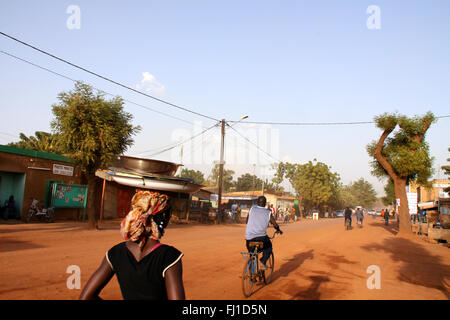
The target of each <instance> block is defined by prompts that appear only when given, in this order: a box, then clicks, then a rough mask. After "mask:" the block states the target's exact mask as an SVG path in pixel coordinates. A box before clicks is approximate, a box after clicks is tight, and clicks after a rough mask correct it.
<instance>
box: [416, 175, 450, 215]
mask: <svg viewBox="0 0 450 320" xmlns="http://www.w3.org/2000/svg"><path fill="white" fill-rule="evenodd" d="M430 184H431V187H430V188H427V187H424V186H421V185H418V184H417V183H411V184H410V186H409V193H412V194H414V193H415V194H416V197H417V207H418V216H419V219H420V218H421V216H423V213H424V211H425V215H427V212H433V213H439V214H440V215H448V214H449V213H448V210H447V209H446V208H447V206H448V202H449V201H450V196H449V194H448V193H446V192H444V189H445V188H447V187H450V180H448V179H434V180H432V181H430ZM446 219H447V218H446Z"/></svg>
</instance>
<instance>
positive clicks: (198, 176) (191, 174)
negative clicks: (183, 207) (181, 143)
mask: <svg viewBox="0 0 450 320" xmlns="http://www.w3.org/2000/svg"><path fill="white" fill-rule="evenodd" d="M179 177H181V178H189V179H193V180H194V181H195V182H196V183H198V184H204V183H205V177H204V175H203V172H201V171H198V170H189V169H187V168H183V169H182V170H181V172H180V174H179Z"/></svg>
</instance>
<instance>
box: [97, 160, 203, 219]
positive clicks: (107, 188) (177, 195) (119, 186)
mask: <svg viewBox="0 0 450 320" xmlns="http://www.w3.org/2000/svg"><path fill="white" fill-rule="evenodd" d="M118 159H119V160H118V162H117V163H115V164H114V165H113V166H112V167H110V168H108V169H106V170H97V172H96V173H95V175H96V176H97V177H99V178H100V179H102V180H103V181H102V187H101V188H99V190H100V191H99V195H98V197H97V199H99V204H98V207H99V208H100V214H99V216H100V219H115V218H123V217H125V216H126V215H127V214H128V212H129V211H130V209H131V207H130V205H131V199H132V198H133V196H134V194H135V193H136V189H148V190H150V191H160V192H164V193H166V194H167V195H169V196H170V198H171V200H172V202H171V205H172V216H174V217H176V218H177V219H180V220H186V219H188V213H189V203H190V195H191V194H193V193H195V192H198V191H199V190H200V188H201V187H202V186H201V185H199V184H196V183H193V182H192V180H190V179H185V178H178V177H174V174H175V172H176V170H177V168H178V167H179V165H177V164H174V163H171V162H165V161H159V160H152V159H144V158H133V157H126V156H120V157H119V158H118Z"/></svg>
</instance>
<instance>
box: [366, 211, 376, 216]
mask: <svg viewBox="0 0 450 320" xmlns="http://www.w3.org/2000/svg"><path fill="white" fill-rule="evenodd" d="M367 214H368V215H370V216H374V215H375V214H376V213H375V210H373V209H370V210H369V211H367Z"/></svg>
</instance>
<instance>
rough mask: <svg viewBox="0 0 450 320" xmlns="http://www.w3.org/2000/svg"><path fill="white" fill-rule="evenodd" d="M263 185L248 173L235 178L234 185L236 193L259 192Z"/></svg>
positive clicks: (258, 179) (261, 181) (260, 180)
mask: <svg viewBox="0 0 450 320" xmlns="http://www.w3.org/2000/svg"><path fill="white" fill-rule="evenodd" d="M262 185H263V180H262V179H260V178H258V177H257V176H256V175H252V174H250V173H245V174H243V175H241V176H240V177H239V178H237V180H236V183H235V188H236V191H253V190H261V189H262Z"/></svg>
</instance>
